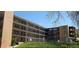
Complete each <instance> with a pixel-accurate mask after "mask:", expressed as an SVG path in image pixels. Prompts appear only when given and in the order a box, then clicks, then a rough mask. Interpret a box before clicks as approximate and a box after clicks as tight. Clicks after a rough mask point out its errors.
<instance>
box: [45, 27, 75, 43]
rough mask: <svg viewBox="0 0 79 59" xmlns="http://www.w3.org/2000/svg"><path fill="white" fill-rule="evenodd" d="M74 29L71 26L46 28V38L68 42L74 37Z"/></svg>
mask: <svg viewBox="0 0 79 59" xmlns="http://www.w3.org/2000/svg"><path fill="white" fill-rule="evenodd" d="M75 31H76V29H75V27H73V26H67V25H64V26H60V27H55V28H48V29H46V40H54V41H61V42H64V41H66V42H70V41H74V40H75V39H76V32H75Z"/></svg>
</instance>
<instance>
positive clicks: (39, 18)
mask: <svg viewBox="0 0 79 59" xmlns="http://www.w3.org/2000/svg"><path fill="white" fill-rule="evenodd" d="M47 13H48V12H47V11H16V12H15V15H17V16H20V17H23V18H25V19H27V20H29V21H32V22H34V23H36V24H39V25H41V26H43V27H46V28H50V27H56V26H62V25H69V26H74V25H73V24H72V21H71V20H70V18H69V17H67V16H66V14H65V13H64V14H63V15H64V19H61V20H60V21H59V22H58V23H57V24H52V20H54V18H52V20H49V19H47V18H46V15H47Z"/></svg>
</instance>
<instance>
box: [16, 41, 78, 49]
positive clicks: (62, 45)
mask: <svg viewBox="0 0 79 59" xmlns="http://www.w3.org/2000/svg"><path fill="white" fill-rule="evenodd" d="M16 48H79V44H78V43H74V44H66V43H56V42H25V43H22V44H20V45H19V46H17V47H16Z"/></svg>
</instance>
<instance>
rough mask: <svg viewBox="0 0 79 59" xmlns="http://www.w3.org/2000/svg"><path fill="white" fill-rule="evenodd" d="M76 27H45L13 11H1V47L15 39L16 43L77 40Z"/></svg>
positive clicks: (7, 45) (8, 45) (6, 45)
mask: <svg viewBox="0 0 79 59" xmlns="http://www.w3.org/2000/svg"><path fill="white" fill-rule="evenodd" d="M75 31H76V29H75V27H73V26H67V25H66V26H59V27H54V28H44V27H42V26H40V25H38V24H35V23H33V22H32V21H28V20H27V19H24V18H22V17H18V16H16V15H13V12H12V11H6V12H3V11H1V12H0V47H10V46H11V41H12V40H13V39H14V40H15V41H16V44H18V43H19V42H25V41H26V42H27V41H49V40H53V41H58V40H59V41H62V42H63V41H70V40H73V41H74V40H75V37H76V36H75V35H76V34H75Z"/></svg>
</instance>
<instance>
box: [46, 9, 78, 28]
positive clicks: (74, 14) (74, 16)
mask: <svg viewBox="0 0 79 59" xmlns="http://www.w3.org/2000/svg"><path fill="white" fill-rule="evenodd" d="M63 12H64V13H65V14H67V17H69V18H70V19H71V20H72V22H73V23H74V24H75V25H76V26H77V27H78V28H79V11H48V13H47V15H46V16H47V18H48V19H49V20H53V18H54V20H53V21H52V23H54V24H56V23H58V21H59V20H61V19H62V18H63V20H64V16H63Z"/></svg>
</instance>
